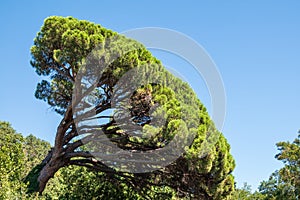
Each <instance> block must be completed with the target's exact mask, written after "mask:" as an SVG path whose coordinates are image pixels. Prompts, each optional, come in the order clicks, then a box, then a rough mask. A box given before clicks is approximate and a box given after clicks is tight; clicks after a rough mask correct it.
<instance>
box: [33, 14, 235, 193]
mask: <svg viewBox="0 0 300 200" xmlns="http://www.w3.org/2000/svg"><path fill="white" fill-rule="evenodd" d="M31 54H32V60H31V64H32V66H33V67H34V69H35V70H36V73H37V74H38V75H41V76H45V79H44V80H42V81H41V82H40V83H39V84H38V85H37V89H36V93H35V96H36V97H37V98H38V99H42V100H44V101H46V102H47V103H48V104H49V105H50V106H51V107H52V108H53V109H54V110H55V111H56V112H57V113H59V114H61V115H62V120H61V123H60V124H59V126H58V128H57V132H56V136H55V145H54V147H53V148H52V149H51V151H50V152H49V154H48V155H47V156H46V158H45V159H44V160H43V162H42V163H41V165H39V167H38V169H39V170H37V171H35V172H33V173H35V174H36V176H34V175H32V174H31V176H33V177H37V178H36V180H32V179H30V180H31V185H32V187H34V186H38V187H37V188H35V189H36V190H38V191H39V192H43V190H44V189H45V186H46V184H47V182H48V181H49V179H50V178H51V177H53V176H54V174H55V173H56V172H57V171H58V170H60V169H61V168H62V167H66V166H69V165H77V166H84V167H86V168H87V169H91V170H95V171H97V172H99V173H101V177H102V178H101V179H102V180H103V181H104V182H105V181H107V184H108V185H109V183H112V182H113V183H117V184H119V185H120V187H122V188H123V190H126V191H127V193H128V195H129V196H130V195H133V194H135V193H137V194H139V195H141V196H142V197H143V198H153V197H157V198H158V197H159V195H158V194H165V196H163V197H161V198H162V199H166V198H167V197H168V198H171V197H172V196H177V197H180V198H181V197H182V198H183V197H189V198H196V199H230V197H231V194H232V192H233V191H234V179H233V176H232V174H231V173H232V171H233V169H234V166H235V164H234V160H233V158H232V156H231V154H230V146H229V144H228V143H227V141H226V139H225V138H224V136H223V135H222V134H221V133H220V132H219V131H218V130H217V129H216V128H215V126H214V124H213V122H212V120H211V119H210V117H209V116H208V113H207V111H206V109H205V107H204V106H203V105H202V103H201V102H200V101H199V100H198V99H197V96H196V94H195V93H194V92H193V90H192V89H191V88H190V87H189V85H188V84H187V83H185V82H183V81H182V80H180V79H179V78H177V77H175V76H173V75H172V74H171V73H170V72H168V71H167V70H166V69H165V68H164V67H163V66H162V64H161V62H160V61H159V60H157V59H156V58H155V57H153V56H152V55H151V53H150V52H149V51H148V50H147V49H146V48H145V47H144V46H143V45H142V44H140V43H138V42H137V41H134V40H132V39H128V38H125V37H124V36H122V35H119V34H117V33H116V32H113V31H111V30H108V29H105V28H103V27H102V26H100V25H97V24H94V23H91V22H88V21H83V20H77V19H75V18H72V17H67V18H64V17H57V16H54V17H49V18H47V19H45V21H44V24H43V26H42V27H41V30H40V32H39V33H38V34H37V37H36V38H35V40H34V45H33V46H32V48H31ZM104 136H105V137H104ZM99 141H100V142H99ZM103 141H105V142H103ZM116 147H117V149H118V151H120V152H123V153H124V156H116V155H115V154H114V153H116V151H115V150H114V149H116ZM49 150H50V149H49ZM111 155H113V156H111ZM136 155H142V156H143V157H142V158H143V159H145V160H147V163H146V164H145V163H141V159H139V158H140V157H134V156H136ZM128 156H133V157H134V158H135V159H133V162H128V158H129V157H128ZM175 158H176V159H175ZM135 161H136V162H135ZM136 172H138V173H136ZM34 181H37V183H38V185H37V184H35V183H34ZM99 195H100V194H99ZM108 195H112V193H109V194H108ZM157 195H158V196H157ZM106 198H108V197H107V196H106ZM128 198H130V197H128Z"/></svg>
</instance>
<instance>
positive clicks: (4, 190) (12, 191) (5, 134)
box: [0, 121, 25, 199]
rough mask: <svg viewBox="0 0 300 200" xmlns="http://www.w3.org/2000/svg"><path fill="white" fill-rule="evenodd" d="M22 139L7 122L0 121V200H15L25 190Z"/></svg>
mask: <svg viewBox="0 0 300 200" xmlns="http://www.w3.org/2000/svg"><path fill="white" fill-rule="evenodd" d="M22 143H23V137H22V135H20V134H18V133H16V131H15V130H14V129H13V128H12V127H11V125H10V124H9V123H8V122H1V121H0V188H1V190H0V199H15V198H17V197H18V196H19V195H20V193H22V192H24V191H22V188H25V184H23V183H22V172H23V169H24V166H23V164H24V153H23V150H22Z"/></svg>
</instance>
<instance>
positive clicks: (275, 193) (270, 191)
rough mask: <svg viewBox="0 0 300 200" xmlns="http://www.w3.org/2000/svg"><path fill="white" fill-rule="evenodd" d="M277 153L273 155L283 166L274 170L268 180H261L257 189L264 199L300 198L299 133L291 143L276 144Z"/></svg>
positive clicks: (292, 199)
mask: <svg viewBox="0 0 300 200" xmlns="http://www.w3.org/2000/svg"><path fill="white" fill-rule="evenodd" d="M276 145H277V147H278V150H279V151H280V153H279V154H277V155H276V156H275V158H277V159H278V160H280V161H282V162H283V163H284V167H283V168H281V169H279V170H277V171H276V172H274V173H273V174H272V175H271V176H270V178H269V180H267V181H263V182H262V183H261V184H260V186H259V191H260V192H261V193H262V194H263V195H265V198H264V199H266V200H279V199H287V200H295V199H299V198H300V134H299V135H298V138H296V139H295V140H294V142H293V143H290V142H279V143H277V144H276Z"/></svg>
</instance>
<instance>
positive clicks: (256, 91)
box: [0, 0, 300, 189]
mask: <svg viewBox="0 0 300 200" xmlns="http://www.w3.org/2000/svg"><path fill="white" fill-rule="evenodd" d="M119 2H122V3H119ZM119 2H117V1H105V2H101V1H99V0H97V1H91V0H89V1H79V0H78V1H70V0H65V1H57V0H51V1H50V0H45V1H33V0H28V1H13V0H12V1H8V0H6V1H1V3H0V19H1V20H2V23H1V31H0V42H1V43H0V44H1V46H0V58H1V65H0V92H1V93H0V94H1V98H0V120H4V121H9V122H11V124H12V125H13V127H14V128H15V129H16V130H17V131H18V132H21V133H23V134H24V135H28V134H30V133H32V134H34V135H36V136H38V137H40V138H42V139H45V140H47V141H49V142H51V143H53V137H54V135H55V130H56V127H57V125H58V122H59V119H60V116H58V115H57V114H55V113H54V112H52V111H51V109H49V107H48V105H47V104H46V103H45V102H42V101H39V100H36V99H35V98H34V91H35V87H36V84H37V82H38V81H39V80H41V78H40V77H38V76H37V75H36V74H35V72H34V70H33V69H32V67H31V66H30V64H29V60H30V53H29V49H30V47H31V46H32V44H33V38H34V37H35V36H36V33H37V32H38V31H39V29H40V27H41V25H42V24H43V20H44V19H45V18H46V17H48V16H51V15H60V16H73V17H76V18H79V19H86V20H89V21H93V22H95V23H99V24H101V25H102V26H104V27H107V28H109V29H112V30H115V31H118V32H122V31H125V30H128V29H132V28H140V27H149V26H150V27H163V28H169V29H174V30H177V31H179V32H182V33H184V34H186V35H188V36H190V37H191V38H193V39H194V40H196V41H197V42H198V43H199V44H201V45H202V46H203V47H204V48H205V49H206V51H207V52H208V53H209V54H210V56H211V57H212V59H213V60H214V62H215V63H216V65H217V66H218V69H219V71H220V73H221V75H222V78H223V81H224V86H225V89H226V95H227V116H226V121H225V126H224V129H223V133H224V135H225V136H226V138H227V139H228V141H229V143H230V145H231V148H232V150H231V153H232V154H233V156H234V158H235V160H236V165H237V166H236V169H235V171H234V175H235V180H236V181H237V183H238V186H241V185H242V184H243V182H248V183H249V184H251V185H252V186H253V189H255V188H256V187H257V185H258V184H259V182H260V181H262V180H263V179H267V178H268V177H269V175H270V174H271V173H272V172H273V171H274V170H275V169H278V168H280V167H281V163H280V162H279V161H276V160H275V159H274V155H275V154H276V153H277V150H276V146H275V143H276V142H279V141H286V140H290V141H292V140H293V139H294V138H295V137H296V136H297V130H298V129H299V128H300V59H299V58H300V12H299V10H300V1H186V3H184V2H183V1H178V2H176V1H174V0H173V1H148V2H146V1H144V3H143V1H135V0H132V1H119ZM154 53H155V52H154ZM160 55H162V54H160ZM164 58H166V60H162V62H163V63H166V64H167V65H173V64H174V65H180V64H181V62H180V61H178V62H176V59H174V60H172V59H168V55H162V57H161V59H164ZM169 58H170V57H169ZM170 60H171V61H170ZM185 77H186V76H185ZM186 78H187V79H188V78H189V77H186ZM194 89H195V90H197V88H194ZM198 95H199V97H200V99H201V100H202V101H203V102H204V104H205V105H207V106H208V108H210V105H209V103H210V101H209V97H207V92H205V91H204V92H203V93H201V92H200V93H198ZM209 110H210V109H209Z"/></svg>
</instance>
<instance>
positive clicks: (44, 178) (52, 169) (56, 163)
mask: <svg viewBox="0 0 300 200" xmlns="http://www.w3.org/2000/svg"><path fill="white" fill-rule="evenodd" d="M64 164H65V162H64V161H63V159H62V158H55V157H52V158H51V159H50V161H49V162H48V163H47V164H46V165H45V166H44V167H43V169H42V170H41V171H40V174H39V177H38V180H37V181H38V183H39V188H38V192H39V193H40V194H42V193H43V191H44V189H45V187H46V185H47V183H48V181H49V179H50V178H53V177H54V174H55V173H56V172H57V171H58V170H59V169H60V168H61V167H63V166H64Z"/></svg>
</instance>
